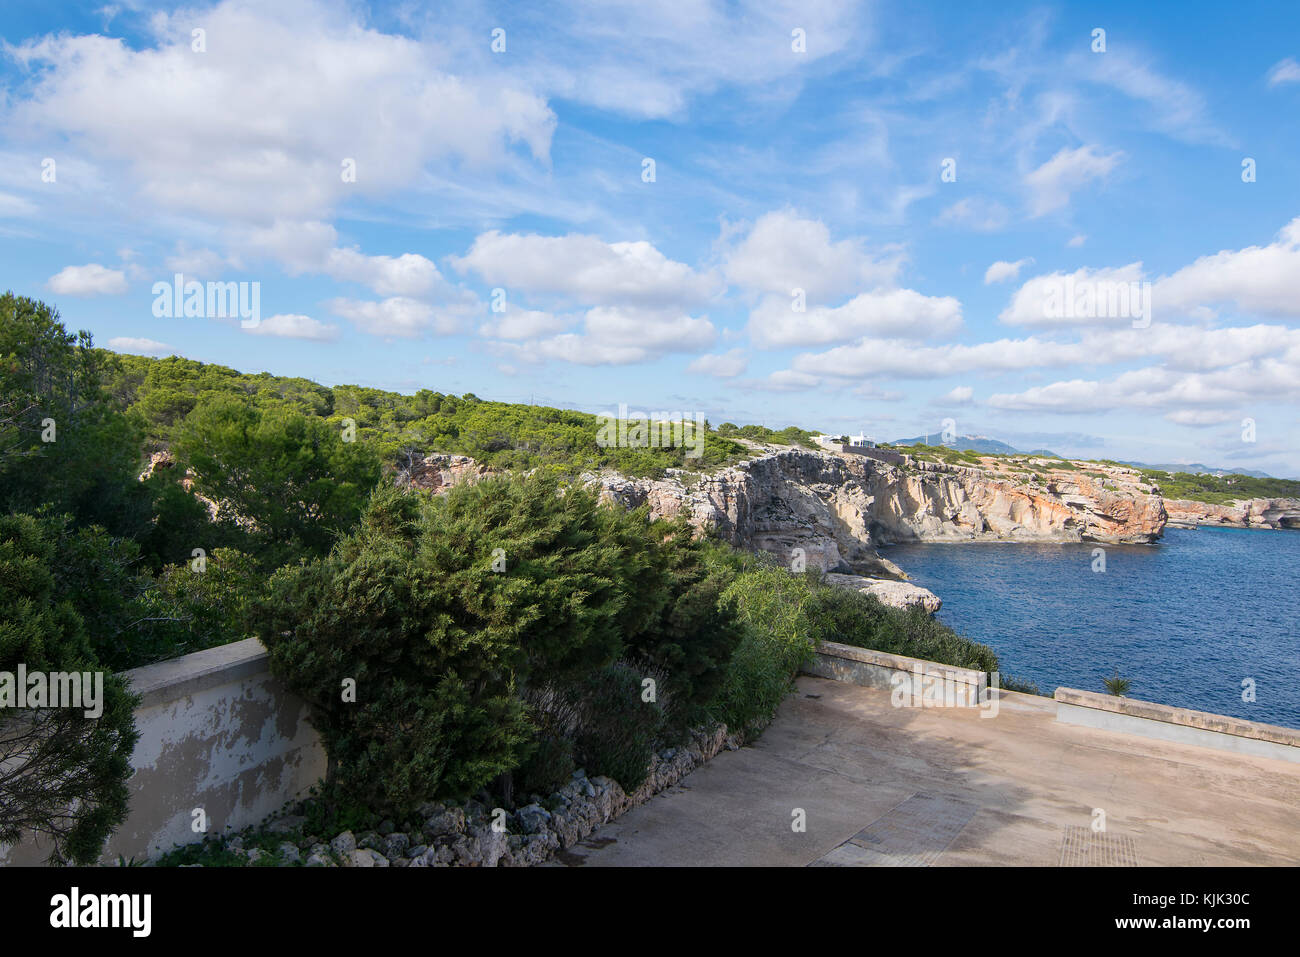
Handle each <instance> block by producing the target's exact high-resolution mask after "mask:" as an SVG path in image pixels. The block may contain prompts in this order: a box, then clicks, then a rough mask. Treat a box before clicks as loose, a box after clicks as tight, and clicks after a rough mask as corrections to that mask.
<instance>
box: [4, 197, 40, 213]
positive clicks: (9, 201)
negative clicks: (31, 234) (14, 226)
mask: <svg viewBox="0 0 1300 957" xmlns="http://www.w3.org/2000/svg"><path fill="white" fill-rule="evenodd" d="M35 212H36V204H35V203H31V202H28V201H27V200H25V199H23V198H22V197H21V196H13V195H11V194H9V193H0V217H5V218H8V217H19V216H31V215H32V214H34V213H35Z"/></svg>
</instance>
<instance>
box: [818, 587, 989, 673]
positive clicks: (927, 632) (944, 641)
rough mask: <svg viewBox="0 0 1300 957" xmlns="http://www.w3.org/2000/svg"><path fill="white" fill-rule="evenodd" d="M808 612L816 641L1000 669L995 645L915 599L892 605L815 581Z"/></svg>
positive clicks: (977, 668)
mask: <svg viewBox="0 0 1300 957" xmlns="http://www.w3.org/2000/svg"><path fill="white" fill-rule="evenodd" d="M809 615H810V617H811V619H812V621H813V623H814V629H815V634H816V637H817V640H818V641H838V642H840V643H842V644H846V645H855V646H857V647H859V648H871V649H874V650H876V651H886V652H889V653H891V654H895V655H905V656H907V657H909V658H921V659H924V660H926V661H937V662H939V663H940V664H946V665H953V666H955V667H959V668H974V669H976V670H979V671H984V672H992V671H997V669H998V659H997V655H996V654H994V652H993V649H991V648H989V647H988V646H987V645H981V644H978V643H976V642H973V641H970V640H969V639H967V638H963V637H962V636H961V635H959V634H957V633H956V632H955V631H953V630H952V629H951V628H949V627H948V626H947V625H945V624H944V623H943V622H941V621H939V620H938V619H937V618H935V617H934V616H932V615H930V614H929V613H928V612H926V611H925V609H923V608H921V607H920V606H919V605H912V606H910V607H908V608H905V609H903V608H891V607H890V606H888V605H885V604H883V603H882V602H881V601H880V600H879V599H877V598H876V597H875V596H874V595H864V594H862V593H861V592H856V591H852V590H850V589H846V588H839V587H836V586H831V585H819V586H818V587H816V588H815V589H814V590H813V593H812V595H811V598H810V602H809Z"/></svg>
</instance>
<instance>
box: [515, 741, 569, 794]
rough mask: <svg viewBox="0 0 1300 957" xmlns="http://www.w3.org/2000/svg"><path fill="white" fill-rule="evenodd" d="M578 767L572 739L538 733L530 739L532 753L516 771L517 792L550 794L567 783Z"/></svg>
mask: <svg viewBox="0 0 1300 957" xmlns="http://www.w3.org/2000/svg"><path fill="white" fill-rule="evenodd" d="M577 767H578V765H577V763H576V762H575V761H574V758H573V742H572V741H570V740H569V739H568V738H563V737H559V736H556V735H553V734H541V735H539V736H538V737H537V739H536V740H535V741H534V743H533V749H532V754H531V755H530V756H529V757H528V758H527V759H526V760H525V761H524V763H523V764H521V765H520V766H519V769H518V770H517V771H516V772H515V775H514V776H515V779H516V780H517V782H518V785H519V787H518V793H520V794H540V795H549V794H551V793H553V792H555V791H558V790H559V789H560V788H561V787H563V786H564V785H565V784H567V783H568V782H569V779H570V778H571V777H572V776H573V772H574V770H575V769H576V768H577Z"/></svg>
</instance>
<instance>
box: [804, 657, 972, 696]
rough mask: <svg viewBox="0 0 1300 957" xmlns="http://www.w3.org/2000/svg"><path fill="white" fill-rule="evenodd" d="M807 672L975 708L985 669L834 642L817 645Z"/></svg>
mask: <svg viewBox="0 0 1300 957" xmlns="http://www.w3.org/2000/svg"><path fill="white" fill-rule="evenodd" d="M803 670H804V673H805V674H810V675H814V676H816V677H818V678H831V679H833V680H835V681H847V682H849V683H850V684H855V685H861V686H862V687H864V688H882V689H885V690H887V691H888V690H892V689H895V688H902V689H904V690H906V692H907V693H908V694H909V695H912V696H914V697H915V698H917V699H919V700H920V701H922V702H933V703H935V704H938V703H944V704H949V705H956V706H959V707H976V706H978V704H979V701H980V692H981V691H982V690H983V689H984V688H985V685H986V678H985V676H984V672H982V671H974V670H972V669H970V668H955V667H953V666H952V665H941V664H939V663H937V662H934V661H924V660H922V659H920V658H908V657H905V656H903V655H891V654H889V653H887V652H884V651H872V650H871V649H869V648H856V647H854V646H853V645H842V644H840V643H839V642H835V641H823V642H822V643H821V644H819V645H818V646H817V652H816V654H814V655H813V660H812V661H811V662H809V663H808V664H807V665H806V666H805V667H804V669H803Z"/></svg>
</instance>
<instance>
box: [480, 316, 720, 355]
mask: <svg viewBox="0 0 1300 957" xmlns="http://www.w3.org/2000/svg"><path fill="white" fill-rule="evenodd" d="M716 338H717V331H716V330H715V329H714V328H713V323H711V322H709V320H708V319H707V318H704V317H694V316H691V315H688V314H686V313H683V312H680V311H678V310H674V309H640V308H635V307H630V308H619V307H611V306H598V307H596V308H594V309H589V310H587V312H586V314H585V315H584V317H583V320H582V330H581V331H580V332H566V333H561V334H560V335H556V336H550V337H548V338H541V339H533V340H530V341H527V342H496V343H494V344H493V345H494V348H495V351H497V352H499V353H504V354H507V355H510V356H512V357H514V358H516V359H518V360H520V361H528V362H536V361H538V360H540V359H556V360H559V361H561V362H569V363H573V364H575V365H584V366H604V365H613V366H619V365H630V364H632V363H636V362H646V361H650V360H653V359H658V358H660V357H662V356H664V355H667V354H668V353H673V352H698V351H700V350H702V349H707V348H709V347H710V346H712V345H713V343H714V341H715V340H716Z"/></svg>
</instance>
